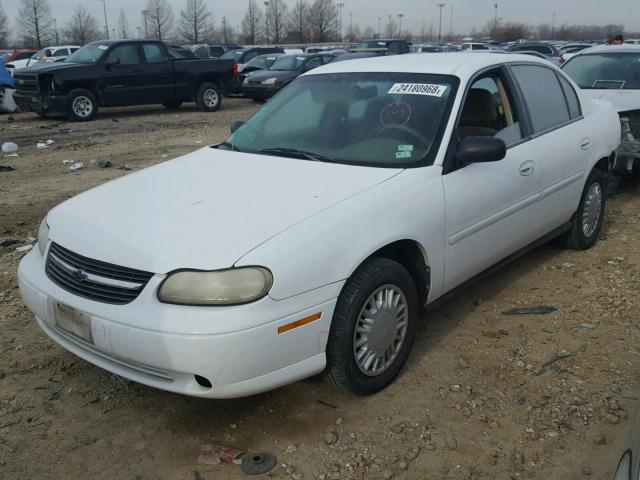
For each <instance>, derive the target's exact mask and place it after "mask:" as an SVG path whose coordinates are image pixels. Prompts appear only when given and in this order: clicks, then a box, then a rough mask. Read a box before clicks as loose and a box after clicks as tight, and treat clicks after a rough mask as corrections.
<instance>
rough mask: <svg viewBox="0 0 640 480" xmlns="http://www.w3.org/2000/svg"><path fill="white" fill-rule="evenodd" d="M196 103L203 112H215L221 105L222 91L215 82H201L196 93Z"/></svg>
mask: <svg viewBox="0 0 640 480" xmlns="http://www.w3.org/2000/svg"><path fill="white" fill-rule="evenodd" d="M196 105H197V106H198V109H199V110H201V111H203V112H215V111H216V110H218V109H219V108H220V105H222V92H220V89H219V88H218V86H217V85H216V84H215V83H209V82H205V83H201V84H200V86H199V87H198V93H196Z"/></svg>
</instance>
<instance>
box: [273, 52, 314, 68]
mask: <svg viewBox="0 0 640 480" xmlns="http://www.w3.org/2000/svg"><path fill="white" fill-rule="evenodd" d="M305 60H306V57H298V56H296V55H285V56H283V57H279V58H278V59H277V60H276V61H275V62H273V65H271V68H269V70H288V71H292V70H297V69H298V67H300V65H302V63H303V62H304V61H305Z"/></svg>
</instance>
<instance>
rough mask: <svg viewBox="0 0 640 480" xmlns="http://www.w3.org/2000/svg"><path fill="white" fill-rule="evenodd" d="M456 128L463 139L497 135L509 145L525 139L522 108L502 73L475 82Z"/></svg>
mask: <svg viewBox="0 0 640 480" xmlns="http://www.w3.org/2000/svg"><path fill="white" fill-rule="evenodd" d="M456 132H457V134H458V137H459V138H460V140H464V138H466V137H496V138H500V139H502V140H504V142H505V143H506V144H507V145H510V144H513V143H516V142H518V141H519V140H521V139H522V128H521V125H520V119H519V115H518V111H517V109H516V108H515V105H514V103H513V101H512V97H511V95H510V93H509V92H508V91H507V89H506V87H505V84H504V82H503V81H502V78H501V77H500V75H499V74H498V73H489V74H487V75H485V76H483V77H482V78H479V79H478V80H476V81H475V82H474V83H473V84H472V85H471V88H470V89H469V92H468V93H467V97H466V99H465V102H464V105H463V107H462V113H461V115H460V121H459V123H458V128H457V129H456Z"/></svg>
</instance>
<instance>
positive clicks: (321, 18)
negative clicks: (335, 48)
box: [309, 0, 338, 42]
mask: <svg viewBox="0 0 640 480" xmlns="http://www.w3.org/2000/svg"><path fill="white" fill-rule="evenodd" d="M309 26H310V28H311V34H310V36H311V37H312V38H313V40H314V41H316V42H327V41H330V40H331V39H333V38H336V37H337V36H338V7H336V4H335V3H334V2H333V0H315V1H314V2H313V4H312V5H311V7H310V9H309Z"/></svg>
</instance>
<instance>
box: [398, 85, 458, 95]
mask: <svg viewBox="0 0 640 480" xmlns="http://www.w3.org/2000/svg"><path fill="white" fill-rule="evenodd" d="M446 91H447V85H434V84H431V83H394V84H393V86H392V87H391V88H390V89H389V92H388V93H390V94H396V95H427V96H429V97H442V95H444V92H446Z"/></svg>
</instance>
